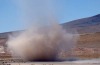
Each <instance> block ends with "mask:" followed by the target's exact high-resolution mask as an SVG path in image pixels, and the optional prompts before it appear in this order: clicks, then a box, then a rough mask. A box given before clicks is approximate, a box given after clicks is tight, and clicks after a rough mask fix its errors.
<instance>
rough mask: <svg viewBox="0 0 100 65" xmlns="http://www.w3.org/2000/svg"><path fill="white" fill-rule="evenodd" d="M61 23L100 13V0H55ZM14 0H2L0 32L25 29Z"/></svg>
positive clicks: (0, 5) (0, 2) (0, 6)
mask: <svg viewBox="0 0 100 65" xmlns="http://www.w3.org/2000/svg"><path fill="white" fill-rule="evenodd" d="M53 1H54V8H55V12H56V16H57V17H58V18H57V19H58V21H59V23H64V22H69V21H72V20H75V19H79V18H84V17H89V16H93V15H96V14H100V0H53ZM20 14H21V12H20V9H19V8H18V5H16V4H15V3H14V0H0V32H7V31H15V30H21V29H23V23H22V22H20Z"/></svg>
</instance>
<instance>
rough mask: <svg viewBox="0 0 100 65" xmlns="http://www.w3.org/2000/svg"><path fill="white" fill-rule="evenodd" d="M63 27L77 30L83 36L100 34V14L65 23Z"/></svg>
mask: <svg viewBox="0 0 100 65" xmlns="http://www.w3.org/2000/svg"><path fill="white" fill-rule="evenodd" d="M62 25H63V27H64V28H65V29H66V28H69V29H72V30H77V31H78V32H79V33H81V34H82V33H84V34H85V33H95V32H100V14H98V15H95V16H92V17H87V18H82V19H78V20H74V21H70V22H68V23H63V24H62Z"/></svg>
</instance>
